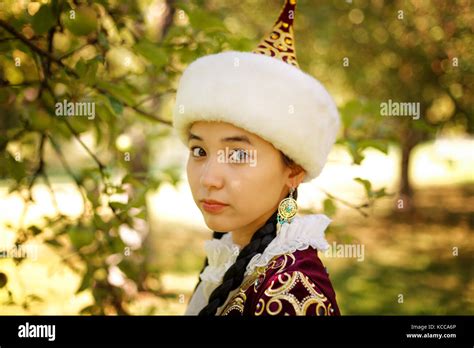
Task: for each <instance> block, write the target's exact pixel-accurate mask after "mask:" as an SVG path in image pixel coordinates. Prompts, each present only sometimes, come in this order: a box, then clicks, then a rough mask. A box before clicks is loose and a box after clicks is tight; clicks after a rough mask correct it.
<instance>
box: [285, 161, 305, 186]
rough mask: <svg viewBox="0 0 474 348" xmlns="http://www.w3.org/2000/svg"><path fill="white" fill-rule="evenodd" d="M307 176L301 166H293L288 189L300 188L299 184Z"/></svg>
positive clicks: (288, 180)
mask: <svg viewBox="0 0 474 348" xmlns="http://www.w3.org/2000/svg"><path fill="white" fill-rule="evenodd" d="M305 176H306V171H305V170H304V169H303V168H302V167H301V166H299V165H293V166H291V171H290V174H289V176H288V179H287V182H286V184H287V186H288V187H294V188H295V187H298V186H299V184H301V182H302V181H303V180H304V178H305Z"/></svg>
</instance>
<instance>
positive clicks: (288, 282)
mask: <svg viewBox="0 0 474 348" xmlns="http://www.w3.org/2000/svg"><path fill="white" fill-rule="evenodd" d="M219 314H220V315H250V316H260V315H290V316H293V315H340V312H339V307H338V305H337V302H336V294H335V292H334V289H333V287H332V285H331V281H330V280H329V276H328V273H327V272H326V269H325V267H324V266H323V264H322V262H321V260H320V259H319V257H318V252H317V250H316V249H314V248H312V247H309V248H308V249H305V250H297V251H295V252H294V253H287V254H282V255H277V256H275V257H274V258H273V259H272V260H271V261H270V262H269V263H268V264H267V265H266V266H264V267H257V268H256V269H255V270H254V272H253V273H252V274H250V275H248V276H247V277H246V278H245V279H244V281H243V282H242V285H241V286H240V288H239V289H238V291H237V292H236V293H235V294H234V295H233V296H232V297H231V298H230V299H229V300H228V302H227V303H226V304H225V306H224V307H223V309H222V310H221V312H220V313H219Z"/></svg>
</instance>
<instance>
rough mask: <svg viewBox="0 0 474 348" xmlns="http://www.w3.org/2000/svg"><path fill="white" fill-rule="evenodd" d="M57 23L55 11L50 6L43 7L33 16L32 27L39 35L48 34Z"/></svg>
mask: <svg viewBox="0 0 474 348" xmlns="http://www.w3.org/2000/svg"><path fill="white" fill-rule="evenodd" d="M54 22H55V18H54V15H53V11H52V9H51V7H50V6H48V5H43V6H41V8H40V9H39V11H38V12H36V14H35V15H34V16H33V20H32V25H33V29H34V30H35V32H36V33H37V34H44V33H46V32H47V31H48V30H49V29H50V28H51V27H52V26H53V25H54Z"/></svg>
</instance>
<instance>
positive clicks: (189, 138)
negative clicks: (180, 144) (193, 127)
mask: <svg viewBox="0 0 474 348" xmlns="http://www.w3.org/2000/svg"><path fill="white" fill-rule="evenodd" d="M193 139H195V140H202V138H201V137H200V136H198V135H196V134H193V133H189V136H188V141H191V140H193Z"/></svg>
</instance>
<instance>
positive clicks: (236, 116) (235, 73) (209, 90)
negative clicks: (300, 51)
mask: <svg viewBox="0 0 474 348" xmlns="http://www.w3.org/2000/svg"><path fill="white" fill-rule="evenodd" d="M294 9H295V1H293V0H287V1H286V2H285V5H284V7H283V10H282V12H281V14H280V16H279V19H278V20H277V22H276V23H275V26H274V29H273V32H272V33H271V34H270V35H269V36H268V37H267V38H264V39H263V40H262V42H261V43H260V44H259V46H258V48H257V49H256V51H254V52H253V53H250V52H235V51H228V52H223V53H219V54H213V55H208V56H204V57H201V58H199V59H197V60H196V61H194V62H193V63H192V64H190V65H189V66H188V67H187V69H186V70H185V71H184V73H183V76H182V77H181V80H180V82H179V87H178V91H177V95H176V105H175V109H174V114H173V125H174V127H175V129H176V131H177V133H178V136H179V137H180V139H181V140H182V141H183V142H184V143H185V144H187V143H188V135H189V133H188V132H189V128H190V127H191V125H192V124H193V123H194V122H196V121H222V122H228V123H231V124H233V125H235V126H236V127H239V128H243V129H245V130H247V131H249V132H251V133H254V134H256V135H258V136H260V137H261V138H263V139H265V140H266V141H268V142H270V143H272V144H273V146H275V148H277V149H279V150H280V151H282V152H283V153H284V154H285V155H287V156H288V157H290V158H291V159H292V160H294V161H295V162H296V163H297V164H299V165H300V166H301V167H303V168H304V169H305V171H306V172H307V175H306V176H305V178H304V182H308V181H310V180H311V179H313V178H315V177H317V176H318V175H319V174H320V172H321V170H322V169H323V167H324V165H325V163H326V160H327V156H328V154H329V151H330V150H331V147H332V146H333V144H334V142H335V140H336V136H337V133H338V130H339V125H340V120H339V114H338V111H337V107H336V105H335V103H334V101H333V99H332V98H331V96H330V95H329V93H328V92H327V91H326V89H325V88H324V87H323V86H322V85H321V83H320V82H318V81H317V80H316V79H314V78H313V77H311V76H310V75H308V74H306V73H304V72H302V71H301V70H300V69H299V68H298V64H297V61H296V55H295V51H294V46H293V43H294V40H293V29H292V23H293V16H294V12H293V15H292V12H291V11H294Z"/></svg>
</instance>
